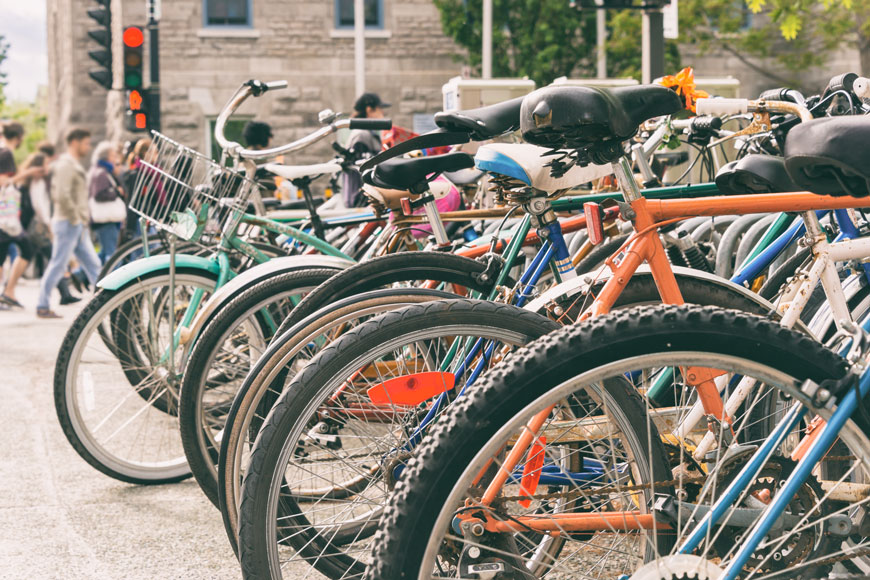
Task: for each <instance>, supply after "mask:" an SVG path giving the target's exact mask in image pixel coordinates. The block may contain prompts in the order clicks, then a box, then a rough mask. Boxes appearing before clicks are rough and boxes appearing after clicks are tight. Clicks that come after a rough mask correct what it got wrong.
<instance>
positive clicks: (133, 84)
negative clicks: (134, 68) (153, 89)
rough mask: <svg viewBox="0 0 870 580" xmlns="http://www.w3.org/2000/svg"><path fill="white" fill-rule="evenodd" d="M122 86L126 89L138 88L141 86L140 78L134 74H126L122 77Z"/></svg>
mask: <svg viewBox="0 0 870 580" xmlns="http://www.w3.org/2000/svg"><path fill="white" fill-rule="evenodd" d="M124 86H126V87H127V88H134V89H135V88H139V87H141V86H142V77H141V76H140V75H139V74H138V73H135V72H127V74H125V75H124Z"/></svg>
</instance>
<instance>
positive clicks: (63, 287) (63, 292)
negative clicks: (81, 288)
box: [57, 278, 81, 305]
mask: <svg viewBox="0 0 870 580" xmlns="http://www.w3.org/2000/svg"><path fill="white" fill-rule="evenodd" d="M69 285H70V279H69V278H62V279H61V281H60V282H58V283H57V290H58V292H60V303H61V304H62V305H66V304H75V303H76V302H79V301H80V300H81V298H79V297H78V296H75V295H73V293H72V292H70V289H69Z"/></svg>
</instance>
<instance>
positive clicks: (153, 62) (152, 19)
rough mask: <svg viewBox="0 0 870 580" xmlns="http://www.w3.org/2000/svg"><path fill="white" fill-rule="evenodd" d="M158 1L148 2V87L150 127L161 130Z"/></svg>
mask: <svg viewBox="0 0 870 580" xmlns="http://www.w3.org/2000/svg"><path fill="white" fill-rule="evenodd" d="M157 2H158V0H148V54H149V55H150V57H151V59H150V66H149V72H150V79H151V84H150V85H149V87H148V111H149V114H150V116H151V118H150V119H149V125H150V127H151V128H152V129H154V130H155V131H159V130H160V41H159V33H160V31H159V24H160V23H159V20H160V19H159V16H158V13H157Z"/></svg>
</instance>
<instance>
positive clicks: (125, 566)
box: [0, 281, 307, 580]
mask: <svg viewBox="0 0 870 580" xmlns="http://www.w3.org/2000/svg"><path fill="white" fill-rule="evenodd" d="M36 294H37V283H36V282H35V281H24V282H22V287H21V288H20V291H19V299H20V300H21V301H22V302H23V303H24V304H25V306H27V310H26V311H24V312H21V311H18V312H0V373H2V374H0V376H2V380H0V425H2V428H3V432H4V439H5V441H6V444H5V445H3V446H2V450H0V579H3V580H6V579H7V578H8V579H15V580H18V579H54V578H58V579H64V580H72V579H79V578H87V579H96V578H100V579H103V578H107V579H124V580H133V579H138V578H142V579H146V578H147V579H148V580H155V579H164V578H179V579H182V578H196V579H201V578H202V579H205V578H208V579H211V578H215V579H217V578H240V577H241V574H240V572H239V566H238V563H237V562H236V560H235V557H234V556H233V553H232V550H231V549H230V547H229V544H228V543H227V541H226V539H225V536H224V531H223V524H222V523H221V518H220V514H219V513H218V511H217V510H215V509H214V508H213V507H212V506H211V504H210V503H209V502H208V500H206V499H205V496H203V495H202V493H201V492H200V491H199V487H198V486H197V485H196V483H195V482H193V481H186V482H183V483H180V484H174V485H165V486H152V487H143V486H135V485H129V484H125V483H121V482H118V481H115V480H114V479H111V478H109V477H106V476H104V475H102V474H101V473H99V472H97V471H95V470H94V469H93V468H91V467H90V466H89V465H88V464H86V463H85V462H84V461H82V460H81V459H80V458H79V456H78V455H76V453H75V452H74V451H73V449H72V448H71V447H70V446H69V444H68V443H67V441H66V438H65V437H64V435H63V432H62V431H61V430H60V427H59V426H58V423H57V419H56V417H55V413H54V403H53V399H52V373H53V370H54V362H55V358H56V355H57V351H58V348H59V346H60V343H61V340H62V339H63V335H64V333H65V332H66V328H67V326H68V325H69V324H71V322H72V320H73V318H74V317H75V315H76V313H77V311H78V308H77V306H67V307H61V308H58V309H57V312H58V313H59V314H62V315H63V317H64V318H63V319H62V320H56V321H46V320H40V319H37V318H36V315H35V305H36ZM306 572H307V571H306ZM304 574H305V572H303V575H304Z"/></svg>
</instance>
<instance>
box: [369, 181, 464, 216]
mask: <svg viewBox="0 0 870 580" xmlns="http://www.w3.org/2000/svg"><path fill="white" fill-rule="evenodd" d="M451 189H453V185H452V184H451V183H450V182H448V181H444V180H443V179H441V180H438V181H433V182H432V183H430V184H429V193H431V194H432V197H434V198H435V199H436V200H439V199H441V198H442V197H446V196H447V194H449V193H450V190H451ZM362 192H363V195H365V196H366V197H367V198H368V200H369V202H370V203H371V204H372V205H374V206H375V209H378V208H379V207H383V208H386V209H389V210H392V211H396V210H399V209H402V200H403V199H404V198H406V197H408V198H410V199H411V201H414V200H415V199H417V198H419V197H420V196H419V195H416V194H413V193H411V192H410V191H407V190H405V189H387V188H385V187H375V186H374V185H369V184H368V183H364V184H363V186H362Z"/></svg>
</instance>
